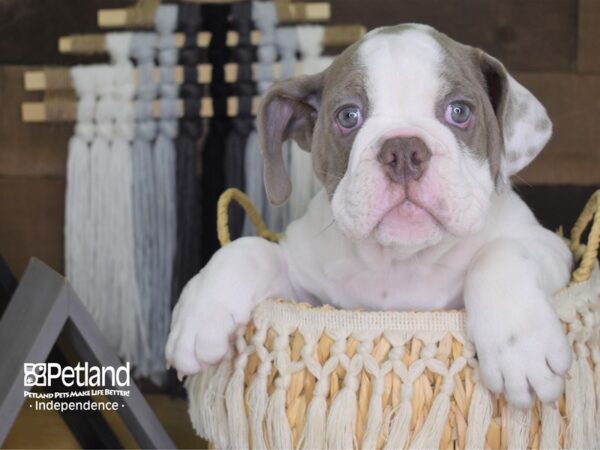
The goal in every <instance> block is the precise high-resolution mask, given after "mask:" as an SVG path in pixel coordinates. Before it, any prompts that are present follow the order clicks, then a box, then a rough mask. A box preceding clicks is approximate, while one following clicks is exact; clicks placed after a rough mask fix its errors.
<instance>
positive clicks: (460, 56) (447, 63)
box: [429, 29, 504, 179]
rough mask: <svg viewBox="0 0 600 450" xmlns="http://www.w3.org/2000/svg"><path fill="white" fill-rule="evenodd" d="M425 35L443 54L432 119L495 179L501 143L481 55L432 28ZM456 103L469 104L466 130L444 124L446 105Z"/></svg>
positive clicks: (502, 142) (502, 149) (474, 49)
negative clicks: (483, 162)
mask: <svg viewBox="0 0 600 450" xmlns="http://www.w3.org/2000/svg"><path fill="white" fill-rule="evenodd" d="M429 34H430V36H431V37H433V38H434V39H435V40H436V42H437V43H438V44H439V46H440V47H441V49H442V54H443V55H444V58H443V61H442V62H441V64H440V68H439V70H440V77H441V78H442V79H443V80H444V81H445V83H444V85H445V86H446V89H445V90H444V91H442V92H440V93H439V97H438V102H437V105H436V117H437V118H438V120H439V121H440V122H441V123H443V124H444V125H446V126H447V127H448V128H449V129H450V130H451V131H452V133H453V134H454V136H455V137H456V139H457V140H458V141H459V142H461V143H462V144H463V145H462V146H463V147H465V148H468V149H470V150H471V151H472V152H473V153H474V155H475V156H476V157H477V158H479V159H481V160H487V161H488V164H489V167H490V173H491V175H492V178H493V179H497V176H498V173H499V171H500V164H501V160H502V154H503V153H504V140H503V137H502V134H501V129H500V121H499V119H498V116H497V115H496V112H495V111H494V107H493V105H492V103H491V100H490V95H489V93H488V86H487V81H486V78H485V76H484V73H483V70H482V64H481V54H482V52H481V50H478V49H476V48H473V47H471V46H468V45H463V44H460V43H458V42H456V41H454V40H453V39H451V38H449V37H448V36H446V35H445V34H443V33H440V32H438V31H436V30H434V29H430V30H429ZM456 100H465V101H468V102H469V103H471V104H472V105H473V114H474V116H475V117H474V118H473V119H474V120H473V123H472V124H471V125H470V126H469V127H468V128H467V129H461V128H458V127H456V126H453V125H450V124H447V123H446V121H445V118H444V114H445V110H446V106H447V105H448V104H449V103H451V102H452V101H456Z"/></svg>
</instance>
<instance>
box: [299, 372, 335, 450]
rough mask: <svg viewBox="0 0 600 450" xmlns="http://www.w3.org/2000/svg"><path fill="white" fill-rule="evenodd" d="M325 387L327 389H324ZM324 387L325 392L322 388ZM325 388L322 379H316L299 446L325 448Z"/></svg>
mask: <svg viewBox="0 0 600 450" xmlns="http://www.w3.org/2000/svg"><path fill="white" fill-rule="evenodd" d="M325 388H327V389H325ZM324 389H325V392H323V390H324ZM327 390H329V389H328V386H327V385H325V384H324V383H323V381H321V380H320V381H318V382H317V384H316V386H315V391H314V392H313V398H312V400H311V401H310V404H309V405H308V409H307V410H306V423H305V425H304V432H303V434H302V438H301V443H302V445H301V447H302V448H306V449H312V448H325V442H326V432H327Z"/></svg>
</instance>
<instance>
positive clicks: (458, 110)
mask: <svg viewBox="0 0 600 450" xmlns="http://www.w3.org/2000/svg"><path fill="white" fill-rule="evenodd" d="M471 117H472V112H471V107H470V106H469V105H468V104H467V103H465V102H452V103H450V104H449V105H448V106H447V107H446V113H445V114H444V119H445V120H446V122H448V123H449V124H451V125H454V126H457V127H459V128H466V127H467V126H469V123H471Z"/></svg>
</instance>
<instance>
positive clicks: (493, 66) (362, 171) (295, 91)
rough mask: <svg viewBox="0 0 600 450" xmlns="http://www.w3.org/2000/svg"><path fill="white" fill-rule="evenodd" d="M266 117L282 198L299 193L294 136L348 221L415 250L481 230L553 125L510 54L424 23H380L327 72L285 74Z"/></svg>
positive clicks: (276, 198)
mask: <svg viewBox="0 0 600 450" xmlns="http://www.w3.org/2000/svg"><path fill="white" fill-rule="evenodd" d="M258 119H259V120H258V124H259V131H260V132H261V136H262V144H263V150H264V156H265V182H266V187H267V192H268V194H269V196H270V198H271V200H272V201H273V202H274V203H276V204H280V203H283V202H284V201H285V200H286V199H287V197H288V196H289V193H290V189H291V186H290V183H289V179H288V177H287V173H286V172H285V167H284V165H283V159H282V157H281V143H282V142H283V141H284V140H285V139H288V138H293V139H296V140H297V141H298V143H299V144H300V145H301V146H302V147H303V148H305V149H307V150H310V151H311V152H312V154H313V162H314V168H315V171H316V173H317V176H318V177H319V179H320V180H321V181H322V182H323V185H324V186H325V188H326V190H327V192H328V194H329V196H330V198H331V205H332V210H333V215H334V218H335V220H336V223H337V225H338V226H339V227H340V229H341V230H342V232H344V234H346V235H347V236H348V237H350V238H353V239H357V240H362V239H367V238H369V237H372V238H374V239H375V240H376V241H377V242H379V243H380V244H382V245H384V246H391V247H394V248H397V249H398V251H400V252H402V253H404V254H413V253H414V252H416V251H419V250H420V249H423V248H425V247H429V246H432V245H435V244H437V243H439V242H440V241H441V240H442V239H444V238H445V237H447V236H465V235H469V234H473V233H476V232H478V231H479V230H480V229H481V228H482V226H483V224H484V222H485V218H486V215H487V212H488V209H489V205H490V200H491V196H492V194H493V192H494V190H495V189H496V188H497V187H498V186H499V185H500V184H505V183H507V180H508V177H509V176H510V175H512V174H513V173H515V172H517V171H518V170H520V169H521V168H522V167H524V166H525V165H526V164H528V163H529V161H531V160H532V159H533V158H534V157H535V155H536V154H537V153H538V152H539V151H540V150H541V149H542V147H543V146H544V145H545V143H546V142H547V140H548V139H549V137H550V134H551V123H550V120H549V119H548V117H547V115H546V112H545V110H544V108H543V107H542V106H541V104H540V103H539V102H538V101H537V100H536V99H535V98H534V97H533V96H532V95H531V93H530V92H529V91H527V90H526V89H525V88H523V87H522V86H521V85H520V84H518V83H517V82H516V81H515V80H514V79H513V78H512V77H510V75H508V74H507V72H506V71H505V69H504V67H503V66H502V64H500V63H499V62H498V61H497V60H495V59H493V58H492V57H490V56H488V55H486V54H485V53H483V52H482V51H481V50H478V49H475V48H472V47H469V46H465V45H461V44H458V43H456V42H454V41H452V40H451V39H450V38H448V37H447V36H445V35H443V34H441V33H438V32H436V31H435V30H433V29H431V28H429V27H426V26H422V25H400V26H396V27H389V28H381V29H378V30H374V31H372V32H371V33H369V34H367V35H366V36H365V37H364V38H363V39H362V40H360V41H359V42H357V43H356V44H354V45H353V46H351V47H349V48H348V49H347V50H346V51H345V52H344V53H342V54H341V55H340V56H339V57H338V58H336V60H335V61H334V62H333V64H332V65H331V66H330V67H329V68H328V69H327V70H326V71H324V72H322V73H320V74H317V75H313V76H305V77H300V78H298V79H294V80H289V81H285V82H282V83H278V84H276V85H275V86H274V87H273V88H271V90H270V91H269V92H268V93H267V95H266V96H265V99H264V100H263V103H262V108H261V111H260V113H259V117H258Z"/></svg>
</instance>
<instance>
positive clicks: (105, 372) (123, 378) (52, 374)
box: [23, 362, 131, 388]
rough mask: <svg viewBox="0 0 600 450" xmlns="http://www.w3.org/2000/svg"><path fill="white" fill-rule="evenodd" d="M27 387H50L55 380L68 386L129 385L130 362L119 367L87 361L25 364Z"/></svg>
mask: <svg viewBox="0 0 600 450" xmlns="http://www.w3.org/2000/svg"><path fill="white" fill-rule="evenodd" d="M23 372H24V374H25V378H24V381H23V384H24V385H25V387H34V386H41V387H50V386H52V382H53V381H54V380H59V379H60V380H61V381H62V384H63V385H64V386H67V387H71V386H77V387H91V388H94V387H103V386H108V385H112V386H113V387H117V386H118V387H128V386H129V383H130V380H131V378H130V370H129V363H126V364H125V366H120V367H118V368H116V369H115V368H114V367H111V366H109V367H99V366H90V365H89V364H88V363H87V362H85V363H83V365H82V364H81V363H78V364H77V365H76V366H75V367H72V366H64V367H63V366H61V365H60V364H58V363H41V364H33V363H25V364H23Z"/></svg>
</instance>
